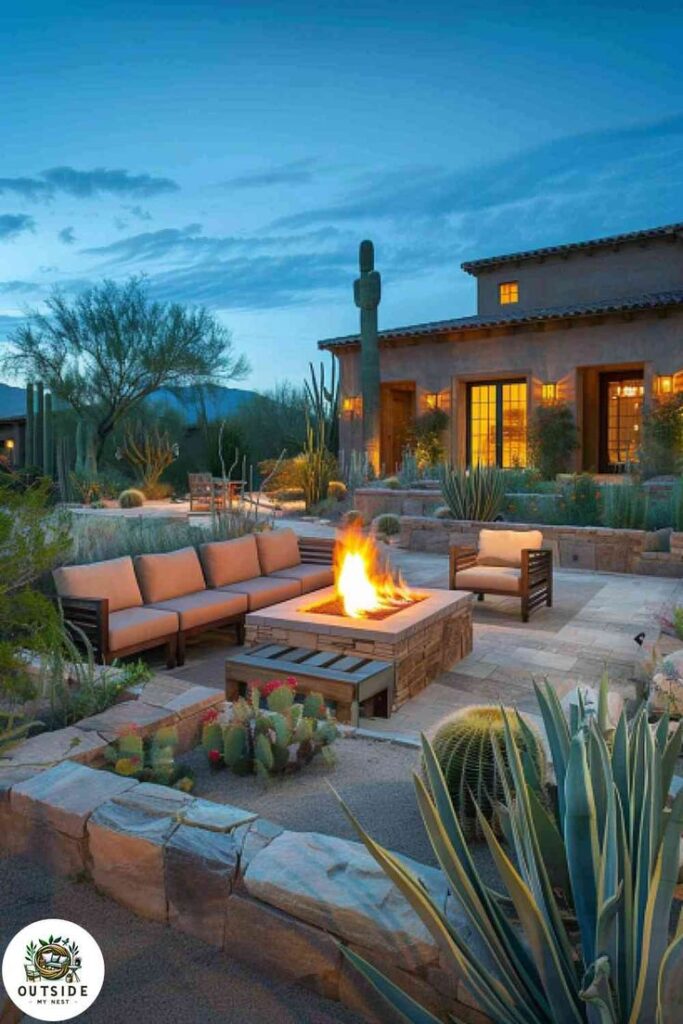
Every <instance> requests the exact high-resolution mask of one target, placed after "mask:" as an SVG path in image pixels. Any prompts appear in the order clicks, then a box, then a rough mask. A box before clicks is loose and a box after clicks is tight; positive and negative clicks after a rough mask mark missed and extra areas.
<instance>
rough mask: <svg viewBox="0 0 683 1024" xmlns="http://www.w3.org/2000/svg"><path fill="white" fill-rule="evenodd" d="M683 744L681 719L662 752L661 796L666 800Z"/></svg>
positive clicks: (682, 723) (682, 721) (682, 722)
mask: <svg viewBox="0 0 683 1024" xmlns="http://www.w3.org/2000/svg"><path fill="white" fill-rule="evenodd" d="M682 746H683V720H681V721H680V722H679V723H678V728H677V729H676V731H675V732H674V733H673V734H672V735H671V737H670V738H669V741H668V743H667V744H666V746H665V747H664V754H663V756H662V798H663V800H666V798H667V795H668V793H669V790H670V789H671V781H672V779H673V777H674V771H675V770H676V761H677V760H678V758H679V757H680V753H681V747H682Z"/></svg>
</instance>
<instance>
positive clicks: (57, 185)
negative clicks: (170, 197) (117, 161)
mask: <svg viewBox="0 0 683 1024" xmlns="http://www.w3.org/2000/svg"><path fill="white" fill-rule="evenodd" d="M179 188H180V186H179V185H178V183H177V182H175V181H173V180H172V179H171V178H163V177H157V176H155V175H152V174H131V172H130V171H126V170H123V169H111V170H110V169H108V168H106V167H96V168H94V169H93V170H91V171H79V170H76V168H75V167H68V166H65V167H51V168H49V169H48V170H46V171H41V172H40V173H39V174H38V175H36V176H35V177H32V178H29V177H20V178H0V193H3V192H13V193H15V194H16V195H20V196H23V197H24V198H25V199H31V200H36V199H44V200H46V199H53V198H54V196H55V195H56V194H57V193H64V194H65V195H70V196H74V197H75V198H77V199H84V198H88V197H91V196H97V195H101V194H103V193H109V194H111V195H118V196H129V197H131V198H135V197H139V198H149V197H151V196H157V195H162V194H164V193H168V192H177V191H178V189H179Z"/></svg>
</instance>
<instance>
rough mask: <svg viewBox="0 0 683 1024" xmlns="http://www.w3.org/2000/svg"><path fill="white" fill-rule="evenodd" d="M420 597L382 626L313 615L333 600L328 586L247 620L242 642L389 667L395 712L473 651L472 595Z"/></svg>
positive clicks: (425, 593)
mask: <svg viewBox="0 0 683 1024" xmlns="http://www.w3.org/2000/svg"><path fill="white" fill-rule="evenodd" d="M419 594H420V597H421V598H423V599H422V600H420V601H416V602H415V603H414V604H412V605H409V606H408V607H407V608H402V609H400V611H397V612H395V613H394V614H393V615H389V616H388V617H387V618H385V619H382V620H381V621H373V620H370V619H351V618H347V617H346V616H343V615H325V614H320V613H319V612H317V611H316V610H315V606H317V605H324V604H325V602H326V601H330V600H332V598H333V596H334V588H333V587H330V588H328V589H327V590H320V591H317V592H316V593H315V594H305V595H304V596H303V597H297V598H293V599H292V600H291V601H284V602H283V603H282V604H277V605H273V606H271V607H270V608H264V609H262V610H261V611H257V612H251V613H250V614H249V615H247V620H246V643H247V645H249V646H252V645H255V644H268V643H273V644H284V645H286V646H288V647H291V648H293V649H295V648H300V647H304V648H308V649H313V650H316V651H335V652H338V653H339V655H340V656H348V657H359V658H366V659H377V660H379V661H389V662H392V663H393V664H394V665H395V672H396V675H395V679H394V708H399V707H400V706H401V705H402V704H404V703H405V702H406V701H407V700H408V699H409V698H410V697H414V696H415V695H416V694H418V693H419V692H420V691H421V690H424V688H425V687H426V686H428V685H429V683H431V682H432V681H433V680H434V679H436V677H437V676H438V675H440V674H441V672H443V671H445V670H447V669H449V668H452V666H453V665H454V664H455V663H456V662H458V661H460V660H461V658H465V657H466V656H467V655H468V654H469V653H470V651H471V650H472V595H471V594H465V593H463V592H462V591H448V590H426V589H422V590H420V591H419Z"/></svg>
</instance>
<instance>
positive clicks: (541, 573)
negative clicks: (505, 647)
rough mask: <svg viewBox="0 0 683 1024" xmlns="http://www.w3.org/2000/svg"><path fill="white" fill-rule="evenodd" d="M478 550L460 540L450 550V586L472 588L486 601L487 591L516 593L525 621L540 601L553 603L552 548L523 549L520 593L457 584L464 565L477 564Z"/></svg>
mask: <svg viewBox="0 0 683 1024" xmlns="http://www.w3.org/2000/svg"><path fill="white" fill-rule="evenodd" d="M478 557H479V552H478V551H477V549H476V548H470V547H462V546H459V545H457V544H455V545H453V546H452V547H451V548H450V550H449V561H450V564H449V572H448V587H449V589H450V590H469V591H471V592H472V593H473V594H476V595H477V600H479V601H483V600H484V594H495V595H499V596H501V597H517V596H519V597H520V598H521V602H522V622H528V621H529V615H530V614H531V612H533V611H535V610H536V608H540V606H541V605H547V607H549V608H550V607H552V603H553V553H552V551H551V550H550V548H524V549H523V550H522V552H521V575H520V582H519V594H515V593H513V592H512V591H510V590H501V589H500V588H497V587H496V588H494V587H487V588H486V589H485V590H480V589H475V588H474V587H468V586H466V585H465V586H463V587H459V586H458V584H457V574H458V573H459V572H461V571H462V570H463V569H473V568H474V567H475V566H477V565H478V564H479V563H478Z"/></svg>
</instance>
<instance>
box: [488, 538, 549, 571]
mask: <svg viewBox="0 0 683 1024" xmlns="http://www.w3.org/2000/svg"><path fill="white" fill-rule="evenodd" d="M542 544H543V534H542V533H541V531H540V530H481V531H480V533H479V557H478V558H477V561H478V563H479V565H521V564H522V551H523V550H524V548H532V549H534V550H536V549H537V548H540V547H541V545H542Z"/></svg>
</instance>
